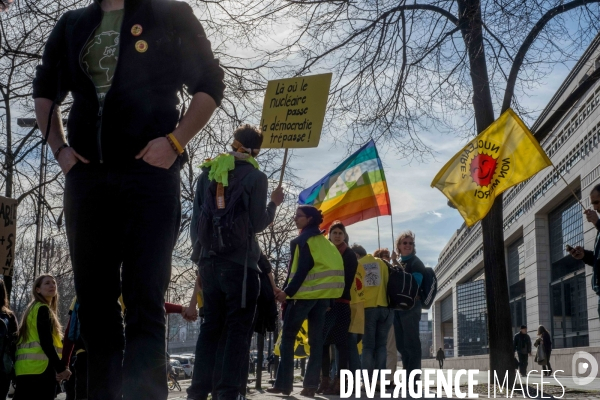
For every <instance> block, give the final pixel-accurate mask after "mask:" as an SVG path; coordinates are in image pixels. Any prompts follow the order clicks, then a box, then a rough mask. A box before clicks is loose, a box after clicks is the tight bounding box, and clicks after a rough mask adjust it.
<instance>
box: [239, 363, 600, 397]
mask: <svg viewBox="0 0 600 400" xmlns="http://www.w3.org/2000/svg"><path fill="white" fill-rule="evenodd" d="M426 370H427V369H426ZM432 371H435V370H432ZM447 371H448V370H444V372H447ZM491 378H492V381H493V375H491ZM556 378H557V379H556V380H555V379H554V378H552V377H544V378H543V382H544V393H543V394H542V393H540V392H538V393H537V396H536V395H535V391H536V390H535V389H536V387H537V388H539V387H540V385H541V382H542V377H540V375H537V376H533V374H531V375H530V378H529V381H528V384H529V387H530V388H531V389H530V392H529V394H530V395H527V393H526V395H525V396H523V394H522V393H521V391H520V390H515V391H514V392H513V394H512V396H511V394H510V392H509V393H506V392H504V393H500V392H497V393H496V397H495V398H507V397H508V398H521V399H522V398H539V399H541V398H544V399H552V398H556V399H561V400H571V399H577V400H587V399H590V400H591V399H594V400H600V378H596V379H594V380H593V381H592V382H590V383H588V384H586V385H585V386H579V385H577V384H576V383H575V381H574V379H573V377H572V376H564V375H560V373H557V374H556ZM300 379H301V378H300V376H298V377H297V378H296V379H295V380H296V382H295V383H294V389H293V391H292V394H291V395H290V396H289V397H287V399H288V400H307V399H308V398H306V397H303V396H300V391H301V390H302V381H301V380H300ZM474 379H475V380H477V382H478V385H479V386H478V388H479V390H478V392H479V393H480V394H479V396H478V397H464V398H465V399H482V398H494V392H493V386H491V385H490V392H491V393H490V394H489V395H488V391H487V389H488V371H480V372H479V373H478V374H475V375H474ZM262 381H263V383H262V389H261V390H256V389H254V385H253V384H252V386H251V387H252V389H251V390H250V393H249V394H248V395H247V398H248V400H282V399H285V398H286V396H283V395H273V394H269V393H266V392H265V391H264V389H266V388H268V387H271V384H269V383H268V382H269V376H268V374H267V373H264V374H263V380H262ZM559 382H560V384H559ZM525 384H526V383H525V380H523V385H524V386H525ZM460 385H461V391H462V392H464V393H466V385H467V377H466V376H464V377H461V379H460ZM463 385H464V387H463ZM560 385H562V386H563V387H564V388H565V389H564V394H563V389H562V388H561V387H560ZM249 387H250V385H249ZM517 388H518V386H517ZM511 389H512V386H511ZM436 391H437V386H435V385H434V386H433V387H432V388H431V389H430V390H429V393H428V396H427V397H428V398H448V397H446V396H442V397H438V396H437V395H436ZM476 392H477V391H476ZM389 394H390V392H388V395H389ZM553 394H554V396H553ZM488 396H489V397H488ZM389 397H390V396H388V397H387V398H389ZM391 397H392V398H393V396H391ZM355 398H361V399H366V398H367V396H366V395H365V392H364V391H363V392H362V393H361V394H360V396H358V397H357V396H356V395H355V393H352V395H351V397H350V399H355ZM373 398H374V399H381V398H384V397H381V395H380V394H379V393H378V392H376V393H375V396H374V397H373ZM399 398H403V399H412V398H413V397H410V396H409V395H408V393H407V397H399ZM415 398H418V397H415ZM451 398H458V397H457V396H456V394H454V395H453V396H452V397H451ZM315 399H319V400H338V399H341V397H340V396H323V395H316V396H315Z"/></svg>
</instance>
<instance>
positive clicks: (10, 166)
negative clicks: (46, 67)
mask: <svg viewBox="0 0 600 400" xmlns="http://www.w3.org/2000/svg"><path fill="white" fill-rule="evenodd" d="M4 106H5V108H6V154H5V156H4V167H5V168H6V187H5V190H4V196H5V197H8V198H9V199H11V198H12V197H13V180H14V173H15V168H14V156H13V152H12V121H11V118H12V115H11V110H10V102H9V94H8V93H6V95H5V96H4ZM17 209H18V207H17ZM3 279H4V286H6V297H7V298H8V301H9V303H10V293H11V291H12V286H13V279H12V276H4V277H3Z"/></svg>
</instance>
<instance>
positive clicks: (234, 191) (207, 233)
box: [196, 162, 254, 255]
mask: <svg viewBox="0 0 600 400" xmlns="http://www.w3.org/2000/svg"><path fill="white" fill-rule="evenodd" d="M253 170H254V166H252V164H250V163H246V162H243V163H236V166H235V169H234V170H232V171H230V172H229V185H228V186H227V187H225V188H224V196H225V208H222V209H219V208H218V207H217V201H216V195H217V182H215V181H211V182H209V184H208V186H207V187H206V191H205V193H204V201H203V203H202V206H201V207H200V216H199V218H198V225H197V227H196V229H197V232H198V242H199V244H200V246H201V247H202V248H203V249H205V250H206V251H208V253H209V254H214V255H218V254H227V253H231V252H233V251H236V250H239V249H240V248H242V249H248V248H249V246H250V243H249V241H250V238H251V236H252V227H251V226H250V214H249V213H248V210H247V207H246V205H245V204H244V199H243V196H242V195H243V194H244V187H243V186H242V184H241V182H242V180H243V179H244V178H245V177H246V176H247V175H248V174H249V173H250V172H252V171H253ZM196 195H197V194H196Z"/></svg>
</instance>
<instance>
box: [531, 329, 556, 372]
mask: <svg viewBox="0 0 600 400" xmlns="http://www.w3.org/2000/svg"><path fill="white" fill-rule="evenodd" d="M537 335H538V338H537V339H536V340H535V343H534V346H535V347H538V346H539V345H540V344H541V345H542V346H544V353H546V363H545V364H543V365H542V367H543V368H544V375H546V376H550V375H552V366H551V365H550V355H551V354H552V339H551V338H550V333H549V332H548V330H547V329H546V327H545V326H544V325H540V326H539V327H538V330H537Z"/></svg>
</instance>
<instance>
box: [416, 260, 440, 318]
mask: <svg viewBox="0 0 600 400" xmlns="http://www.w3.org/2000/svg"><path fill="white" fill-rule="evenodd" d="M436 295H437V277H436V276H435V272H434V271H433V269H432V268H429V267H426V268H425V273H424V274H423V281H422V282H421V287H420V288H419V297H420V298H421V308H422V309H424V310H429V309H430V308H431V306H432V304H433V301H434V300H435V296H436Z"/></svg>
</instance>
